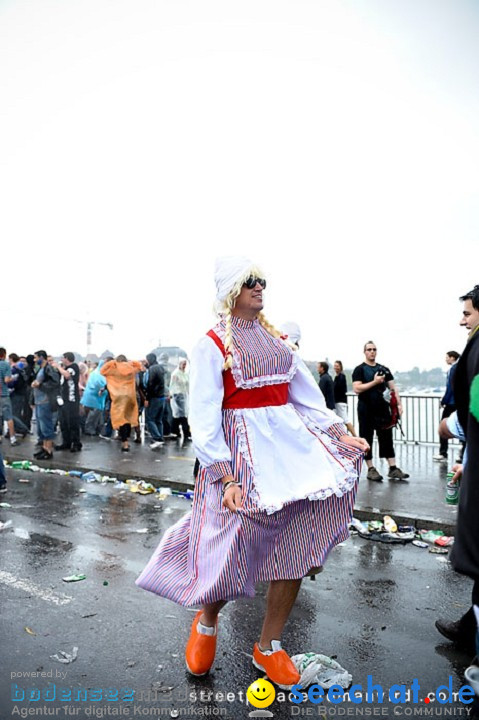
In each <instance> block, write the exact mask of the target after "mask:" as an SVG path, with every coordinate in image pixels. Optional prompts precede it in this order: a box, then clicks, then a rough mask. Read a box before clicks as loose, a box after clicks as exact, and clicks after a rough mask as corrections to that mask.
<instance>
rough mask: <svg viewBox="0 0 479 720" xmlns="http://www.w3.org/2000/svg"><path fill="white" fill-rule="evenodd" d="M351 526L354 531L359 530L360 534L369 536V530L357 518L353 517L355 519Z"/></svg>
mask: <svg viewBox="0 0 479 720" xmlns="http://www.w3.org/2000/svg"><path fill="white" fill-rule="evenodd" d="M349 526H350V527H352V528H354V530H357V531H358V532H361V533H365V534H369V528H368V527H367V526H366V525H364V524H363V523H362V522H361V520H358V519H357V518H355V517H353V519H352V520H351V522H350V523H349Z"/></svg>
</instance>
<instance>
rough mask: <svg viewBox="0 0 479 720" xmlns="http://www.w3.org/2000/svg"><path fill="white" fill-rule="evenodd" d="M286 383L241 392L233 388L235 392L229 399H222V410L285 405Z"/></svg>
mask: <svg viewBox="0 0 479 720" xmlns="http://www.w3.org/2000/svg"><path fill="white" fill-rule="evenodd" d="M228 372H231V371H229V370H227V371H226V372H225V391H226V373H228ZM288 387H289V384H288V383H280V384H279V385H265V386H264V387H258V388H251V389H250V390H243V389H241V388H237V387H236V386H235V390H236V392H233V393H232V394H231V395H229V397H226V392H225V397H224V398H223V410H240V409H241V408H260V407H268V406H270V405H286V403H287V402H288Z"/></svg>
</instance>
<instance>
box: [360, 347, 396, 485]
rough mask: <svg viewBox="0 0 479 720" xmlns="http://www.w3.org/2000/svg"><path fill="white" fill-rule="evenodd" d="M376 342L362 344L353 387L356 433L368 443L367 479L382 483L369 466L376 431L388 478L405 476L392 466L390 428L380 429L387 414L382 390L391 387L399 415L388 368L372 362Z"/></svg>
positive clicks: (371, 463)
mask: <svg viewBox="0 0 479 720" xmlns="http://www.w3.org/2000/svg"><path fill="white" fill-rule="evenodd" d="M376 353H377V349H376V345H375V344H374V343H373V342H372V340H370V341H369V342H367V343H366V344H365V346H364V355H365V362H363V363H361V365H358V366H357V367H356V368H354V371H353V390H354V392H355V393H356V394H357V395H358V419H359V434H360V436H361V437H363V438H364V439H365V440H366V441H367V442H368V443H369V446H370V449H369V451H368V452H367V453H366V455H365V460H366V465H367V466H368V476H367V477H368V480H374V481H376V482H382V479H383V478H382V475H380V474H379V472H378V471H377V470H376V468H375V467H374V465H373V460H372V458H373V455H372V448H373V438H374V432H376V435H377V438H378V443H379V457H380V458H387V461H388V463H389V473H388V478H389V479H390V480H405V479H406V478H408V477H409V475H408V474H407V473H404V472H403V471H402V470H401V469H400V468H398V467H397V466H396V457H395V453H394V444H393V431H392V428H387V429H384V425H386V424H387V418H388V413H389V407H388V403H387V401H386V400H385V398H384V391H385V390H386V389H387V388H389V390H394V392H395V394H396V398H397V402H398V410H399V414H400V415H402V405H401V399H400V397H399V395H398V392H397V390H396V387H395V385H394V378H393V376H392V374H391V371H390V370H389V368H387V367H384V365H379V364H378V363H377V362H376Z"/></svg>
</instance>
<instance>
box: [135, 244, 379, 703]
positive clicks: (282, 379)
mask: <svg viewBox="0 0 479 720" xmlns="http://www.w3.org/2000/svg"><path fill="white" fill-rule="evenodd" d="M215 281H216V287H217V299H216V301H217V302H216V309H217V311H218V314H219V318H220V320H219V322H218V324H217V325H216V326H215V327H214V328H213V329H212V330H210V331H209V332H208V333H207V334H206V335H205V336H204V337H203V338H202V339H201V340H200V341H199V343H198V345H197V346H196V348H195V349H194V351H193V354H192V358H191V366H190V417H189V420H190V426H191V431H192V437H193V444H194V447H195V450H196V453H197V457H198V459H199V464H200V469H199V473H198V477H197V481H196V486H195V493H194V499H193V506H192V510H191V512H189V513H188V514H187V515H186V516H185V517H184V518H182V519H181V520H180V521H179V522H177V523H176V524H175V525H174V526H173V527H171V528H170V529H169V530H168V531H167V532H166V533H165V535H164V537H163V539H162V540H161V542H160V544H159V546H158V548H157V549H156V551H155V553H154V554H153V556H152V558H151V559H150V561H149V562H148V564H147V566H146V567H145V569H144V570H143V572H142V573H141V575H140V577H139V578H138V579H137V581H136V582H137V584H138V585H139V586H140V587H142V588H144V589H146V590H149V591H151V592H154V593H156V594H158V595H160V596H162V597H165V598H169V599H170V600H173V601H174V602H176V603H178V604H180V605H183V606H186V607H190V606H200V607H201V609H200V610H199V611H198V612H197V614H196V616H195V619H194V621H193V626H192V628H191V633H190V637H189V640H188V643H187V646H186V653H185V655H186V665H187V668H188V670H189V671H190V672H191V673H192V674H193V675H197V676H199V675H204V674H206V673H207V672H208V671H209V669H210V668H211V666H212V665H213V662H214V658H215V652H216V638H217V625H218V613H219V611H220V610H221V608H222V607H223V606H224V605H225V603H226V602H227V601H229V600H233V599H236V598H239V597H252V596H254V593H255V583H257V582H269V588H268V596H267V607H266V614H265V618H264V623H263V628H262V632H261V636H260V638H259V642H258V643H256V644H255V646H254V649H253V663H254V665H255V666H256V667H257V668H258V669H260V670H261V671H263V672H265V673H266V674H267V675H268V677H269V678H270V680H271V681H273V682H275V683H276V684H277V685H279V686H280V687H282V688H288V689H289V688H291V687H292V686H293V685H294V684H296V683H297V682H298V681H299V674H298V672H297V670H296V668H295V666H294V664H293V662H292V661H291V659H290V657H289V656H288V655H287V653H286V652H285V650H283V649H282V647H281V635H282V632H283V628H284V626H285V623H286V621H287V619H288V617H289V614H290V612H291V609H292V607H293V605H294V602H295V599H296V596H297V594H298V591H299V587H300V585H301V580H302V578H303V577H305V576H306V575H308V574H313V573H316V572H318V570H319V568H321V567H322V566H323V564H324V562H325V560H326V557H327V555H328V554H329V552H330V551H331V549H332V548H333V547H334V546H335V545H337V544H338V543H340V542H342V541H344V540H345V539H346V538H348V537H349V532H348V526H349V522H350V520H351V517H352V512H353V506H354V499H355V494H356V489H357V483H358V478H359V475H360V472H361V464H362V459H363V455H364V452H366V451H367V450H368V449H369V446H368V444H367V443H366V441H365V440H363V439H361V438H353V437H350V436H349V435H347V433H346V428H345V426H344V425H343V423H342V421H341V420H340V418H339V417H337V416H336V415H335V413H334V412H333V411H331V410H328V409H327V408H326V404H325V401H324V398H323V395H322V393H321V391H320V390H319V388H318V386H317V384H316V382H315V380H314V378H313V376H312V375H311V373H310V372H309V370H308V369H307V367H306V365H305V364H304V362H303V361H302V360H301V359H300V358H299V355H298V354H297V353H296V352H294V350H293V347H294V346H292V345H290V344H288V342H287V338H284V337H281V335H280V333H279V331H277V330H276V329H275V328H274V327H273V326H272V325H271V324H270V323H268V321H267V320H266V318H265V316H264V315H263V313H262V310H263V291H264V289H265V287H266V281H265V280H264V275H263V274H262V273H261V271H260V270H259V269H258V268H257V267H256V266H254V265H253V263H252V262H251V261H250V260H248V259H247V258H238V257H233V258H221V259H220V260H218V261H217V267H216V274H215Z"/></svg>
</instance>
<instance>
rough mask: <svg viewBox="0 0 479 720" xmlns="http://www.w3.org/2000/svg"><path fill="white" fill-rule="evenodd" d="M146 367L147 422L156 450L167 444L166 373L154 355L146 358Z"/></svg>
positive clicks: (153, 447)
mask: <svg viewBox="0 0 479 720" xmlns="http://www.w3.org/2000/svg"><path fill="white" fill-rule="evenodd" d="M146 365H147V369H146V370H145V372H144V374H143V392H144V395H145V420H146V428H147V430H148V432H149V433H150V436H151V440H152V442H151V444H150V448H151V449H152V450H156V448H159V447H161V446H162V445H164V444H165V443H164V439H163V413H164V412H165V403H166V390H165V371H164V369H163V367H162V366H161V365H158V362H157V360H156V355H155V354H154V353H150V354H149V355H147V356H146Z"/></svg>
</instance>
